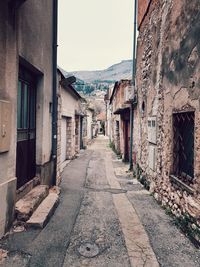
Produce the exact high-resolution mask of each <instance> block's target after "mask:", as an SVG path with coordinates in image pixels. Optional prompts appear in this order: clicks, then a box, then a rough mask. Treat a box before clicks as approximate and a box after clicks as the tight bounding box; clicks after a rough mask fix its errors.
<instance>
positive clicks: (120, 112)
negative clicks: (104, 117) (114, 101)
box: [113, 107, 130, 115]
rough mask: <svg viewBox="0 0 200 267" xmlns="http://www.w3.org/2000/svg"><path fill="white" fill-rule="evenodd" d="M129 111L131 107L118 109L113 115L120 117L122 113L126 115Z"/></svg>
mask: <svg viewBox="0 0 200 267" xmlns="http://www.w3.org/2000/svg"><path fill="white" fill-rule="evenodd" d="M129 110H130V107H125V108H118V109H116V110H115V111H114V112H113V113H114V114H115V115H119V114H122V113H124V112H127V111H129Z"/></svg>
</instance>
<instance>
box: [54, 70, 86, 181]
mask: <svg viewBox="0 0 200 267" xmlns="http://www.w3.org/2000/svg"><path fill="white" fill-rule="evenodd" d="M58 83H59V87H58V145H57V149H58V150H57V153H58V155H57V158H58V161H57V164H58V170H59V172H58V175H59V173H60V172H62V171H63V168H64V167H65V165H66V160H70V159H73V158H74V157H75V155H76V154H77V153H79V151H80V149H81V148H82V146H83V138H82V135H83V116H84V114H83V113H82V110H81V101H82V97H81V96H80V95H79V93H78V92H77V91H76V90H75V89H74V87H73V85H72V83H71V82H70V77H69V78H65V77H64V75H63V74H62V72H61V71H60V70H58ZM58 179H59V178H58Z"/></svg>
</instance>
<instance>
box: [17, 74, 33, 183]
mask: <svg viewBox="0 0 200 267" xmlns="http://www.w3.org/2000/svg"><path fill="white" fill-rule="evenodd" d="M21 73H25V75H20V76H19V81H18V97H17V158H16V177H17V188H19V187H21V186H23V185H24V184H25V183H27V182H28V181H30V180H31V179H32V178H33V177H34V176H35V173H36V116H35V114H36V88H35V86H34V78H33V77H31V75H30V74H29V73H27V72H26V71H22V72H21ZM21 73H20V74H21ZM26 78H27V79H26Z"/></svg>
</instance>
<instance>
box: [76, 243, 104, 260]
mask: <svg viewBox="0 0 200 267" xmlns="http://www.w3.org/2000/svg"><path fill="white" fill-rule="evenodd" d="M78 252H79V254H80V255H81V256H83V257H85V258H93V257H95V256H97V255H98V254H99V248H98V246H97V245H96V244H95V243H90V242H86V243H84V244H81V245H80V247H79V248H78Z"/></svg>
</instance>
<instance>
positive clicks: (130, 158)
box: [129, 0, 138, 170]
mask: <svg viewBox="0 0 200 267" xmlns="http://www.w3.org/2000/svg"><path fill="white" fill-rule="evenodd" d="M137 4H138V3H137V0H134V27H133V68H132V85H133V89H134V90H135V78H136V77H135V76H136V41H137V39H136V32H137V8H138V5H137ZM134 104H136V98H135V96H134V99H133V100H131V108H130V155H129V170H133V127H134V123H133V121H134Z"/></svg>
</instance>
